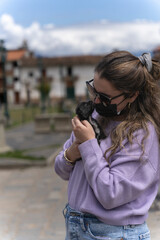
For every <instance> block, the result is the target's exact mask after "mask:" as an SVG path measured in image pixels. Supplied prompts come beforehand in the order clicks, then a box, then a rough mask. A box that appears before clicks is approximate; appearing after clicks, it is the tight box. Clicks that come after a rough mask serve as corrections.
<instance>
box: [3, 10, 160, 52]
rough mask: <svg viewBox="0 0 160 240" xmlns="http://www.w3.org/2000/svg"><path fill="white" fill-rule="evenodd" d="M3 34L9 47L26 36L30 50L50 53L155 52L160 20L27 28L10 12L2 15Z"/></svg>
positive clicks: (38, 25)
mask: <svg viewBox="0 0 160 240" xmlns="http://www.w3.org/2000/svg"><path fill="white" fill-rule="evenodd" d="M0 37H1V38H2V37H3V38H5V39H6V46H7V47H8V48H16V47H19V46H20V45H21V43H22V41H23V40H24V39H25V40H27V42H28V45H29V47H30V49H32V50H33V51H34V52H36V53H37V54H43V55H48V56H54V55H72V54H74V55H75V54H104V53H106V52H108V51H111V50H112V49H126V50H130V51H131V52H137V51H152V50H153V48H154V47H156V46H157V45H159V44H160V22H152V21H146V20H136V21H133V22H121V23H118V22H109V21H107V20H105V19H104V20H102V21H100V22H97V23H91V24H86V25H85V24H84V25H75V26H71V27H65V28H57V27H56V26H54V25H53V24H48V25H45V26H41V25H40V24H39V23H36V22H34V23H32V24H31V25H30V26H29V27H27V28H24V27H23V26H21V25H18V24H16V23H15V21H14V19H13V18H12V17H11V16H10V15H7V14H4V15H2V16H1V17H0Z"/></svg>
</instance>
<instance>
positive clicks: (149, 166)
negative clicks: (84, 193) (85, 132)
mask: <svg viewBox="0 0 160 240" xmlns="http://www.w3.org/2000/svg"><path fill="white" fill-rule="evenodd" d="M137 136H141V137H142V132H139V134H138V135H137ZM141 137H140V138H141ZM145 149H147V152H145V153H144V154H143V159H142V160H140V157H141V154H142V150H141V147H140V144H139V142H138V141H136V140H135V141H134V143H133V144H132V145H130V144H125V148H124V149H121V150H119V151H117V152H116V153H115V154H114V155H113V156H112V163H111V165H110V166H109V165H108V163H107V162H106V160H105V159H104V157H103V154H102V150H101V148H100V146H99V144H98V143H97V140H96V139H91V140H88V141H86V142H84V143H82V144H80V146H79V150H80V153H81V156H82V161H83V164H84V170H85V174H86V178H87V181H88V183H89V185H90V186H91V188H92V189H93V192H94V194H95V196H96V198H97V200H98V201H99V202H100V203H101V205H102V206H103V207H104V208H105V209H112V208H115V207H118V206H121V205H123V204H126V203H129V202H131V201H133V200H135V199H136V198H137V197H138V196H139V195H140V194H142V192H143V191H145V190H146V189H148V188H149V187H150V186H151V185H152V184H153V183H154V181H156V180H155V179H156V176H157V169H158V168H159V167H158V162H159V144H158V139H157V135H156V133H155V131H153V132H152V133H151V134H150V135H149V137H148V140H147V144H145Z"/></svg>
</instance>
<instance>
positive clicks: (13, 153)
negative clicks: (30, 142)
mask: <svg viewBox="0 0 160 240" xmlns="http://www.w3.org/2000/svg"><path fill="white" fill-rule="evenodd" d="M0 157H3V158H16V159H26V160H31V161H37V160H38V161H42V160H45V157H35V156H30V155H26V154H24V151H20V150H14V151H9V152H6V153H0Z"/></svg>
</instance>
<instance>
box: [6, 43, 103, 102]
mask: <svg viewBox="0 0 160 240" xmlns="http://www.w3.org/2000/svg"><path fill="white" fill-rule="evenodd" d="M102 57H103V56H91V55H90V56H70V57H54V58H38V57H35V56H34V55H33V54H32V53H31V52H30V51H29V50H28V49H27V47H26V46H25V47H23V48H21V49H17V50H12V51H8V57H7V64H6V76H7V95H8V102H9V103H10V104H12V103H13V104H19V103H20V104H21V103H27V102H30V103H39V101H40V93H39V91H38V89H37V87H38V85H39V84H40V82H42V81H45V80H46V81H48V82H50V86H51V89H50V93H49V97H50V102H52V103H54V102H57V101H62V100H64V99H66V98H70V99H85V98H86V95H87V91H86V85H85V81H87V80H90V79H92V78H93V75H94V68H95V65H96V64H97V63H98V62H99V61H100V59H101V58H102Z"/></svg>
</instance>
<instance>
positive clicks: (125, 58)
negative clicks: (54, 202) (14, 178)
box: [55, 51, 160, 240]
mask: <svg viewBox="0 0 160 240" xmlns="http://www.w3.org/2000/svg"><path fill="white" fill-rule="evenodd" d="M159 78H160V65H159V63H158V62H156V61H153V60H151V56H150V54H143V55H142V56H140V57H139V58H137V57H135V56H133V55H132V54H130V53H129V52H126V51H116V52H113V53H110V54H108V55H106V56H105V57H104V58H103V59H102V60H101V61H100V62H99V63H98V65H97V66H96V68H95V74H94V79H93V80H91V81H88V82H87V88H88V91H89V93H90V96H91V99H92V101H93V103H94V108H95V111H94V112H93V115H92V116H93V117H94V118H96V119H97V120H98V121H99V123H100V124H101V127H103V130H104V131H105V134H106V138H105V139H102V140H101V141H100V143H98V141H97V139H96V138H95V132H94V130H93V128H92V126H91V125H90V123H89V122H88V121H86V120H84V121H80V120H79V119H78V117H77V116H75V117H74V118H73V119H72V126H73V132H72V134H71V137H70V139H68V141H66V143H65V144H64V149H63V151H62V152H60V153H59V155H58V156H57V157H56V160H55V171H56V172H57V174H58V175H59V176H60V177H61V178H63V179H64V180H69V185H68V204H67V205H66V209H65V211H64V215H65V218H66V240H71V239H81V240H82V239H87V240H88V239H106V240H107V239H124V240H129V239H132V240H133V239H145V240H149V239H150V232H149V229H148V226H147V224H146V219H147V216H148V211H149V208H150V207H151V205H152V203H153V201H154V199H155V197H156V195H157V191H158V182H159V143H160V128H159V126H160V109H159V108H160V105H159V96H160V95H159V86H158V79H159ZM80 158H81V160H80V161H78V160H79V159H80Z"/></svg>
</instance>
